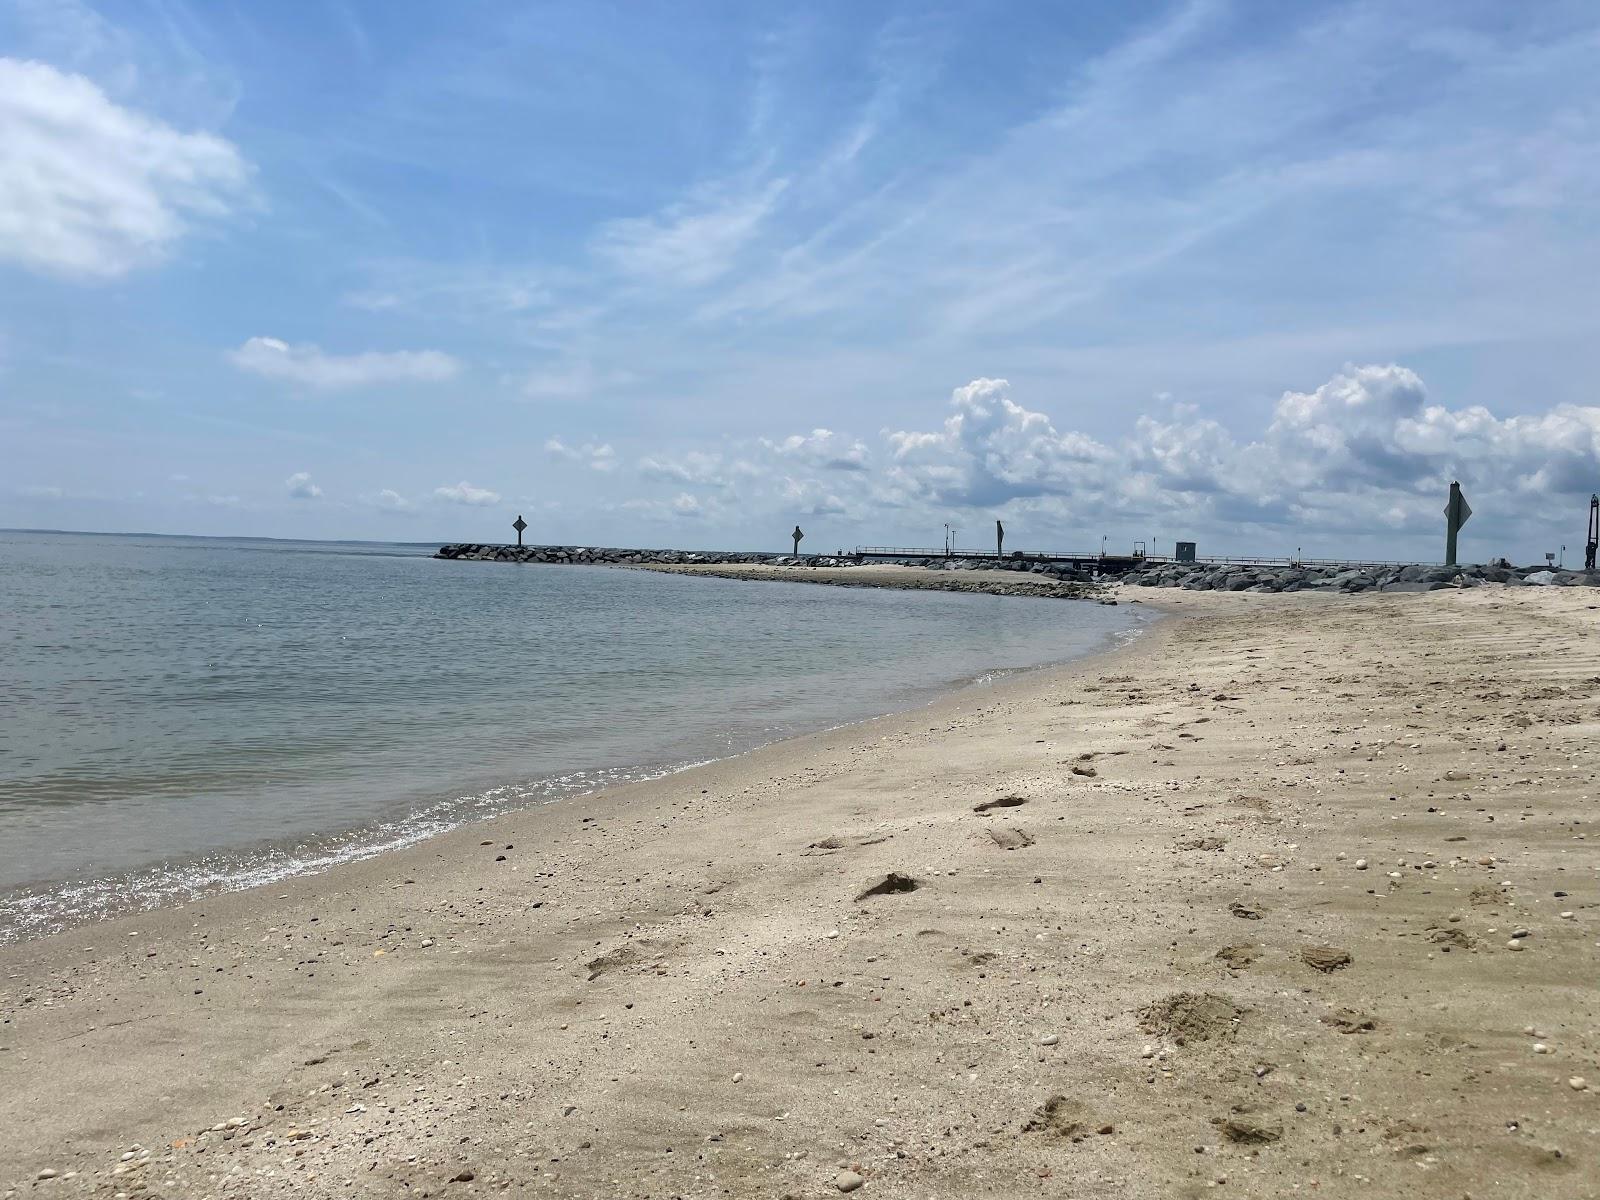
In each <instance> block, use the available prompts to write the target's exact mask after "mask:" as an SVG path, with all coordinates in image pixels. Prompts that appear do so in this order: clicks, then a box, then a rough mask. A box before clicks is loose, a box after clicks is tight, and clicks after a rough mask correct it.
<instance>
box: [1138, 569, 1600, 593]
mask: <svg viewBox="0 0 1600 1200" xmlns="http://www.w3.org/2000/svg"><path fill="white" fill-rule="evenodd" d="M1122 582H1123V583H1125V584H1129V585H1131V586H1134V587H1156V588H1183V589H1184V590H1186V591H1191V592H1303V591H1318V592H1340V593H1345V594H1350V593H1354V592H1434V591H1440V590H1442V589H1445V588H1470V587H1481V586H1483V585H1484V584H1489V583H1498V584H1504V585H1505V586H1507V587H1540V586H1543V587H1600V572H1594V571H1590V572H1584V571H1555V570H1551V569H1549V568H1547V567H1512V566H1507V565H1505V564H1499V565H1490V566H1455V567H1439V566H1426V565H1421V564H1414V565H1411V566H1403V565H1400V564H1393V565H1367V566H1361V565H1350V566H1325V567H1315V566H1245V565H1242V564H1238V563H1153V564H1151V565H1150V566H1148V567H1144V568H1136V569H1134V570H1132V571H1129V572H1128V573H1127V574H1125V575H1123V576H1122Z"/></svg>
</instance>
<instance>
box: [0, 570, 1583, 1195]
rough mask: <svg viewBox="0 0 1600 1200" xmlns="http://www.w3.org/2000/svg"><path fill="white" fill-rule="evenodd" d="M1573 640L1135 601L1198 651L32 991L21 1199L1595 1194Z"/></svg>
mask: <svg viewBox="0 0 1600 1200" xmlns="http://www.w3.org/2000/svg"><path fill="white" fill-rule="evenodd" d="M1592 598H1593V593H1592V592H1588V591H1586V590H1581V589H1579V590H1565V589H1562V590H1557V589H1537V590H1536V589H1519V590H1512V591H1508V590H1504V589H1502V588H1499V587H1485V588H1480V589H1475V590H1471V591H1461V592H1454V591H1452V592H1437V593H1431V594H1427V595H1380V596H1370V597H1368V596H1363V597H1336V596H1304V595H1295V596H1271V595H1242V594H1233V595H1217V594H1189V593H1173V592H1170V591H1154V590H1150V589H1127V590H1125V591H1124V592H1123V593H1122V595H1121V600H1122V602H1124V603H1127V602H1130V601H1132V600H1135V599H1137V600H1140V601H1142V602H1146V603H1149V602H1153V601H1159V602H1160V603H1161V604H1162V605H1164V606H1168V607H1170V609H1171V610H1172V611H1174V612H1176V613H1178V614H1180V619H1177V620H1173V621H1168V622H1164V623H1162V624H1160V625H1158V626H1156V627H1155V628H1154V629H1153V630H1151V631H1150V632H1149V633H1147V634H1146V635H1145V636H1144V637H1143V638H1142V639H1141V640H1140V641H1139V642H1138V643H1137V644H1135V645H1134V646H1133V647H1131V648H1129V649H1127V650H1124V651H1120V652H1117V653H1115V654H1113V655H1109V656H1103V657H1101V658H1099V659H1095V660H1089V661H1086V662H1083V663H1079V664H1076V665H1073V666H1070V667H1066V668H1061V669H1057V670H1051V671H1045V672H1039V673H1035V674H1031V675H1027V676H1023V677H1018V678H1013V679H1010V680H1006V681H1003V682H1001V683H999V684H997V685H994V686H992V687H988V688H983V689H972V690H968V691H965V692H962V693H960V694H957V695H954V696H951V697H949V698H947V699H945V700H942V701H940V702H938V703H937V704H935V705H932V706H930V707H927V708H923V709H918V710H916V711H914V712H911V713H908V714H903V715H899V716H894V717H888V718H883V719H880V720H878V721H873V722H868V723H866V724H862V725H856V726H852V727H848V728H845V729H840V730H835V731H832V732H828V733H824V734H819V735H815V736H811V737H807V738H801V739H797V740H795V741H792V742H786V743H783V744H780V745H777V746H772V747H768V748H766V749H764V750H760V751H757V752H755V753H752V754H749V755H746V756H744V757H742V758H738V759H733V760H729V761H726V762H722V763H717V764H713V765H711V766H708V767H704V768H699V769H697V770H694V771H691V772H686V773H684V774H680V775H676V776H673V777H670V778H668V779H664V780H658V781H654V782H650V783H646V784H639V785H635V786H632V787H628V788H622V789H617V790H615V791H612V792H608V793H603V794H600V795H597V796H594V797H589V798H585V799H582V800H576V801H569V802H563V803H560V804H556V805H552V806H549V807H547V808H543V809H539V810H534V811H529V812H524V813H519V814H514V815H510V816H507V817H503V818H500V819H497V820H494V821H491V822H486V823H483V824H480V825H475V826H470V827H467V828H464V829H461V830H458V831H456V832H454V833H452V834H449V835H446V836H444V837H441V838H438V839H435V840H433V841H430V842H427V843H425V844H423V845H421V846H418V847H415V848H413V849H411V850H407V851H401V852H398V853H395V854H391V855H388V856H385V857H382V858H379V859H376V860H373V861H370V862H366V863H360V864H354V865H350V866H346V867H342V868H339V869H338V870H335V871H331V872H329V873H327V874H324V875H320V876H316V877H311V878H306V879H300V880H295V881H293V882H290V883H288V884H281V885H276V886H273V887H271V888H269V889H262V890H258V891H255V892H249V893H243V894H239V895H233V896H224V897H217V898H213V899H210V900H206V901H203V902H196V903H193V904H189V905H186V906H183V907H179V908H174V909H170V910H165V911H161V912H157V913H150V914H145V915H142V916H138V917H132V918H126V919H122V920H117V921H112V922H107V923H104V924H100V925H97V926H94V927H91V928H86V929H81V930H76V931H72V932H69V933H65V934H61V935H58V936H55V937H51V938H46V939H42V940H40V941H36V942H32V943H26V944H23V945H19V946H13V947H8V948H6V949H4V950H0V1082H3V1086H0V1191H3V1190H4V1189H5V1188H6V1187H10V1188H11V1189H12V1190H13V1191H14V1192H15V1193H16V1194H17V1195H27V1196H35V1195H40V1196H44V1195H56V1196H68V1195H104V1196H108V1197H110V1196H114V1195H116V1194H117V1193H118V1192H121V1193H125V1194H127V1195H130V1196H134V1195H143V1196H171V1197H180V1196H181V1197H189V1196H251V1197H256V1196H262V1197H267V1196H458V1195H459V1196H469V1195H488V1194H501V1193H504V1194H509V1195H549V1196H583V1197H590V1196H593V1197H602V1196H603V1197H611V1196H639V1197H644V1196H649V1197H670V1196H685V1197H690V1196H692V1197H711V1196H736V1197H737V1196H770V1197H781V1196H795V1197H802V1196H827V1195H839V1194H841V1193H842V1192H843V1191H844V1189H847V1188H848V1189H852V1190H856V1189H858V1190H859V1194H860V1195H863V1196H869V1197H870V1196H885V1197H890V1196H893V1197H919V1198H920V1197H945V1196H951V1197H955V1196H963V1197H965V1196H984V1195H989V1196H1008V1197H1009V1196H1032V1195H1038V1196H1061V1197H1067V1196H1071V1197H1112V1196H1118V1197H1121V1196H1162V1197H1165V1196H1178V1197H1187V1196H1200V1195H1212V1194H1221V1195H1238V1196H1262V1197H1265V1196H1284V1195H1295V1194H1306V1195H1325V1196H1346V1195H1348V1196H1357V1195H1359V1196H1398V1195H1406V1196H1417V1197H1435V1196H1437V1197H1451V1198H1459V1197H1462V1196H1473V1197H1487V1196H1497V1197H1523V1196H1525V1197H1552V1196H1554V1197H1564V1196H1587V1195H1593V1194H1595V1191H1596V1184H1595V1180H1596V1179H1600V1148H1597V1147H1600V1142H1597V1140H1596V1137H1595V1133H1596V1128H1597V1126H1600V1065H1597V1064H1600V1028H1597V1024H1600V1023H1597V1017H1600V991H1597V989H1596V987H1595V980H1596V977H1597V968H1600V857H1597V854H1596V851H1597V850H1600V846H1596V845H1595V844H1594V842H1595V841H1596V838H1593V837H1590V836H1589V835H1590V833H1591V831H1592V830H1594V828H1595V827H1594V826H1593V824H1592V822H1594V821H1595V819H1596V811H1595V805H1594V797H1595V792H1596V782H1595V780H1596V758H1595V752H1594V749H1593V747H1594V744H1595V736H1596V732H1597V728H1596V727H1597V725H1600V643H1597V641H1596V630H1597V627H1600V626H1597V615H1600V614H1597V612H1596V610H1595V609H1594V608H1593V607H1592V606H1591V604H1590V603H1589V601H1590V600H1591V599H1592ZM841 686H848V681H841ZM996 801H999V802H1001V803H999V804H995V802H996ZM982 805H991V807H988V808H986V809H985V810H984V811H981V812H980V811H975V809H977V808H978V807H979V806H982ZM891 877H892V878H891ZM886 884H887V886H883V885H886ZM875 887H876V888H877V889H878V890H877V891H876V892H874V888H875ZM1514 934H1524V935H1525V936H1522V937H1513V935H1514ZM1513 943H1515V944H1514V945H1513ZM41 1173H54V1177H53V1178H47V1179H44V1180H41V1179H40V1178H39V1176H40V1175H41ZM858 1181H864V1182H859V1185H858ZM7 1194H10V1193H7Z"/></svg>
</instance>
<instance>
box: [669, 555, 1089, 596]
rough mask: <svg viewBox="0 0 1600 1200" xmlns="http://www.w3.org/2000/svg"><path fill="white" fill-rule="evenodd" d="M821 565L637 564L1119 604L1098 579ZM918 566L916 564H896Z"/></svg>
mask: <svg viewBox="0 0 1600 1200" xmlns="http://www.w3.org/2000/svg"><path fill="white" fill-rule="evenodd" d="M796 565H804V564H797V563H795V561H794V560H793V559H790V560H788V561H787V562H767V563H763V564H761V566H764V567H783V566H796ZM817 565H818V566H819V567H820V568H821V569H819V570H815V571H796V572H794V573H793V574H787V573H784V572H780V571H775V570H750V569H749V568H745V569H743V570H741V569H740V568H739V567H737V566H734V565H728V566H723V567H717V566H697V565H694V564H682V565H674V564H667V563H661V564H641V565H640V567H639V569H640V570H645V571H662V572H667V573H677V574H684V575H713V576H716V577H717V578H720V579H741V580H746V581H767V582H771V581H772V580H781V581H783V582H789V583H821V584H828V585H829V586H832V587H861V588H892V589H895V590H897V591H904V592H981V593H983V594H984V595H988V596H1037V597H1040V598H1043V599H1051V600H1094V601H1097V602H1098V603H1100V604H1112V605H1114V604H1116V601H1115V600H1113V599H1111V598H1110V597H1109V596H1107V595H1106V592H1105V590H1104V589H1103V588H1101V587H1100V586H1099V585H1097V584H1090V583H1075V582H1066V581H1062V580H1058V579H1055V578H1052V577H1049V576H1044V577H1042V578H1041V577H1034V576H1024V577H1022V578H1017V579H1007V578H1003V577H1000V576H998V575H996V574H993V573H990V572H984V573H983V574H981V575H968V574H964V573H961V572H957V571H951V570H933V571H927V572H922V573H912V572H909V571H898V572H895V573H893V574H890V573H889V572H887V571H884V570H881V569H878V570H875V569H874V568H877V567H881V566H882V564H881V563H872V564H867V565H865V566H863V565H862V564H858V563H855V562H854V561H853V560H852V561H846V562H839V563H837V564H836V565H837V566H839V567H859V568H860V569H858V570H851V571H845V570H829V569H828V564H827V563H825V562H824V563H819V564H817ZM897 565H915V566H920V565H922V564H921V563H915V564H897Z"/></svg>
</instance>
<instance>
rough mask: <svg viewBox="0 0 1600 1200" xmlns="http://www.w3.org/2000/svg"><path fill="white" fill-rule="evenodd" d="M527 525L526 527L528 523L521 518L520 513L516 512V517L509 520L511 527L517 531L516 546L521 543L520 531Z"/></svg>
mask: <svg viewBox="0 0 1600 1200" xmlns="http://www.w3.org/2000/svg"><path fill="white" fill-rule="evenodd" d="M527 527H528V523H527V522H526V521H524V520H523V519H522V514H521V513H518V514H517V519H516V520H515V521H513V522H511V528H513V529H515V530H516V531H517V545H518V546H520V545H522V531H523V530H524V529H526V528H527Z"/></svg>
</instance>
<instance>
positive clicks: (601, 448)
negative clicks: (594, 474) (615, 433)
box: [544, 437, 617, 471]
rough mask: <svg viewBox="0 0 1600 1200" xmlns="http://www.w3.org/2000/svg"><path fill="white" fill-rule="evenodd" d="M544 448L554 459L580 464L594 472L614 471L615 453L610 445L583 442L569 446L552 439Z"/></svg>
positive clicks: (554, 438)
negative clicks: (579, 444)
mask: <svg viewBox="0 0 1600 1200" xmlns="http://www.w3.org/2000/svg"><path fill="white" fill-rule="evenodd" d="M544 448H545V450H546V451H547V452H549V453H550V455H551V456H553V457H555V458H560V459H565V460H566V461H567V462H575V463H582V464H583V465H584V466H586V467H588V468H590V469H591V470H594V471H614V470H616V467H617V452H616V451H615V450H614V449H612V447H611V445H610V443H595V442H585V443H583V445H581V446H569V445H567V444H566V443H565V442H563V441H562V440H561V439H560V438H558V437H553V438H550V439H548V440H547V441H546V442H545V444H544Z"/></svg>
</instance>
